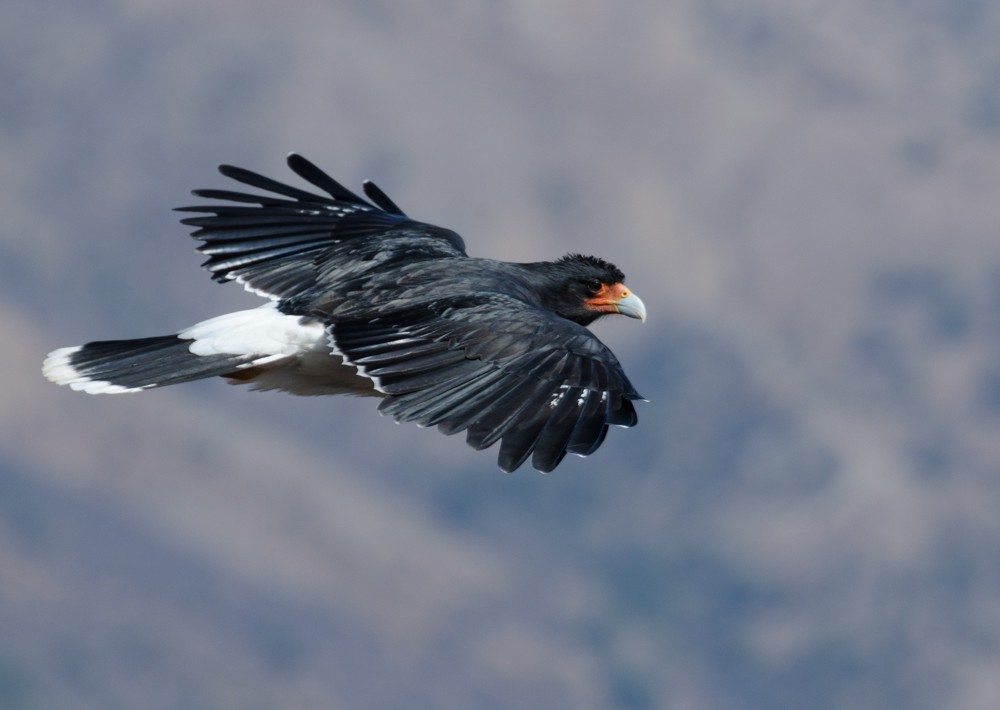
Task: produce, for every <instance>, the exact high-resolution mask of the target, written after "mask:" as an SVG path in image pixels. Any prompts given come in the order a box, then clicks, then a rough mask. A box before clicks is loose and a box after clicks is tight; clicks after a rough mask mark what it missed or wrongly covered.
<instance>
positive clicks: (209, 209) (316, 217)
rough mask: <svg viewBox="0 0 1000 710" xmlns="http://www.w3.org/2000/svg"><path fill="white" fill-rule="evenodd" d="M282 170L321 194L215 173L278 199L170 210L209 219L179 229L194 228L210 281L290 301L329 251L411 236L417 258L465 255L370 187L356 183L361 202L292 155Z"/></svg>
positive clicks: (191, 220)
mask: <svg viewBox="0 0 1000 710" xmlns="http://www.w3.org/2000/svg"><path fill="white" fill-rule="evenodd" d="M288 167H290V168H291V169H292V170H293V171H294V172H295V173H296V174H297V175H299V176H300V177H301V178H303V179H304V180H306V181H308V182H309V183H311V184H312V185H314V186H315V187H317V188H319V189H321V190H323V191H324V192H325V193H327V194H326V195H320V194H316V193H312V192H307V191H305V190H301V189H299V188H296V187H292V186H290V185H285V184H284V183H281V182H278V181H276V180H272V179H271V178H267V177H264V176H263V175H259V174H257V173H254V172H251V171H249V170H245V169H243V168H237V167H233V166H231V165H221V166H219V172H221V173H222V174H223V175H225V176H226V177H228V178H231V179H233V180H236V181H238V182H241V183H243V184H245V185H249V186H251V187H255V188H258V189H260V190H265V191H267V192H270V193H274V195H278V196H279V197H276V196H274V195H255V194H251V193H246V192H235V191H231V190H194V191H193V194H195V195H197V196H198V197H204V198H207V199H211V200H224V201H227V202H230V203H238V204H228V205H199V206H193V207H179V208H177V209H178V211H180V212H198V213H203V214H206V215H209V216H200V217H188V218H185V219H183V220H181V222H182V223H183V224H187V225H190V226H193V227H197V228H198V229H196V230H195V231H194V232H192V235H191V236H193V237H195V238H196V239H199V240H201V241H202V242H203V244H202V245H201V246H199V247H198V251H199V252H201V253H202V254H206V255H208V260H207V261H205V263H204V264H203V266H204V267H205V268H207V269H208V270H209V271H210V272H212V278H213V279H215V280H216V281H220V282H225V281H236V282H237V283H241V284H243V285H244V286H245V287H246V288H247V289H248V290H250V291H253V292H254V293H257V294H260V295H262V296H267V297H269V298H273V299H282V300H283V299H288V298H292V297H294V296H297V295H300V294H302V293H304V292H307V291H311V290H312V289H313V288H314V287H315V286H316V285H317V273H318V268H317V264H318V262H319V261H320V260H322V258H323V256H324V255H325V254H326V253H328V252H329V251H330V250H331V249H333V248H335V247H336V245H338V244H341V243H343V242H346V241H351V240H357V239H362V238H369V239H367V240H366V241H369V242H370V241H371V240H372V239H384V240H392V239H393V238H394V237H396V236H400V237H403V238H409V237H411V236H412V234H413V233H414V231H415V230H416V231H418V232H419V233H420V234H421V235H422V237H423V238H424V242H425V244H426V246H425V252H424V256H425V257H427V258H432V257H444V256H452V257H453V256H464V255H465V244H464V242H463V241H462V238H461V237H460V236H458V234H456V233H455V232H452V231H451V230H447V229H442V228H440V227H434V226H433V225H428V224H423V223H420V222H416V221H414V220H411V219H410V218H409V217H407V216H406V214H404V213H403V211H402V210H401V209H400V208H399V207H398V206H397V205H396V204H395V203H394V202H393V201H392V200H391V199H389V197H388V196H387V195H386V194H385V193H384V192H382V190H380V189H379V188H378V187H377V186H376V185H375V184H374V183H372V182H365V183H364V191H365V194H366V195H367V196H368V197H369V198H370V199H371V202H369V201H368V200H365V199H364V198H362V197H360V196H359V195H357V194H355V193H354V192H352V191H350V190H348V189H347V188H345V187H344V186H343V185H341V184H340V183H339V182H337V181H336V180H334V179H333V178H331V177H330V176H329V175H327V174H326V173H324V172H323V171H322V170H320V169H319V168H317V167H316V166H315V165H313V164H312V163H311V162H309V161H308V160H306V159H305V158H303V157H302V156H300V155H297V154H295V153H292V154H290V155H289V156H288Z"/></svg>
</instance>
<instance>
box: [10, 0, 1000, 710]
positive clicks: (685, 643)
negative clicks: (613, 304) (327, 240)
mask: <svg viewBox="0 0 1000 710" xmlns="http://www.w3.org/2000/svg"><path fill="white" fill-rule="evenodd" d="M998 36H1000V5H997V4H996V3H993V2H988V1H983V0H918V1H916V2H912V1H911V2H904V1H903V0H886V1H885V2H878V3H872V2H865V1H862V0H845V1H844V2H839V3H827V2H820V1H819V0H749V1H743V2H736V1H733V0H672V1H670V2H660V1H657V0H645V1H639V2H632V3H625V4H622V3H618V2H613V1H612V0H583V1H581V0H572V1H571V0H497V1H493V2H485V1H470V2H464V3H459V2H454V1H453V0H437V1H431V2H422V3H406V4H404V3H392V2H388V1H386V0H344V1H343V2H320V1H319V0H296V1H290V2H284V3H277V2H263V1H261V0H256V1H251V2H235V1H232V0H211V1H209V2H194V1H193V0H171V1H169V2H168V1H167V0H129V1H126V0H49V1H48V2H45V3H39V2H35V1H34V0H7V1H6V2H4V3H3V5H2V6H0V81H2V87H3V88H2V91H0V166H2V167H0V215H2V217H0V328H2V334H3V350H4V356H5V359H6V365H5V366H4V367H3V368H2V370H0V387H2V395H0V707H3V708H17V709H20V708H102V709H108V708H139V707H141V708H146V709H153V710H156V709H159V708H195V709H198V708H213V709H214V708H275V707H280V708H318V707H326V708H348V709H350V708H445V709H448V708H456V709H458V708H581V709H587V708H595V709H597V708H637V709H638V708H665V707H670V708H699V709H701V708H707V709H715V708H719V709H726V710H728V709H744V708H746V709H750V708H753V709H772V708H814V709H823V708H898V707H905V708H911V709H912V708H916V709H921V708H927V709H931V708H944V707H947V708H952V709H956V708H957V709H978V708H982V709H984V710H986V709H988V708H989V709H992V708H996V707H1000V672H998V671H1000V516H998V509H1000V239H998V225H1000V198H998V195H1000V42H998V41H997V37H998ZM291 150H295V151H299V152H302V153H303V154H304V155H306V156H307V157H309V158H310V159H311V160H313V161H314V162H316V163H318V164H319V165H320V166H321V167H323V168H324V169H326V170H327V171H328V172H330V173H331V174H332V175H334V176H335V177H337V178H338V179H339V180H341V181H342V182H344V183H345V184H346V185H348V186H351V187H355V188H356V187H357V186H358V185H359V184H360V181H361V180H363V179H365V178H372V179H374V180H376V181H377V182H378V183H379V185H380V186H381V187H382V188H383V189H385V191H386V192H387V193H388V194H389V195H390V196H391V197H392V198H393V199H394V200H395V201H396V202H397V203H399V205H400V206H401V207H402V208H403V209H404V210H406V211H407V212H408V213H409V214H410V215H411V216H413V217H414V218H416V219H420V220H424V221H428V222H432V223H436V224H440V225H443V226H447V227H450V228H452V229H455V230H457V231H458V232H459V233H461V234H462V235H463V236H464V237H465V239H466V241H467V243H468V246H469V252H470V254H472V255H475V256H488V257H495V258H502V259H510V260H517V261H535V260H543V259H549V258H555V257H558V256H561V255H562V254H564V253H566V252H569V251H581V252H584V253H593V254H597V255H600V256H603V257H606V258H608V259H610V260H612V261H614V262H615V263H617V264H618V265H619V266H620V267H621V268H622V269H623V270H624V271H625V273H626V274H627V275H628V283H629V285H630V286H631V287H632V288H633V289H634V290H635V291H636V292H637V293H638V294H640V295H641V296H642V298H643V299H644V300H645V302H646V304H647V307H648V310H649V314H650V318H649V320H648V322H647V323H645V324H640V323H638V322H636V321H632V320H627V321H626V319H611V320H610V321H608V322H603V323H599V324H597V326H596V328H595V329H596V331H597V332H598V334H599V336H600V337H601V338H602V339H603V340H604V341H605V342H607V343H608V344H609V345H610V346H611V347H612V348H613V349H614V350H615V352H616V353H617V354H618V356H619V358H620V360H621V361H622V363H623V365H624V367H625V369H626V371H627V372H628V373H629V375H630V377H631V379H632V380H633V382H634V383H635V385H636V387H637V388H638V389H639V391H640V392H641V393H642V394H643V395H644V396H645V397H647V398H648V399H649V402H648V403H643V404H640V405H639V407H638V409H639V417H640V423H639V426H638V427H637V428H635V429H630V430H624V429H615V430H613V431H612V432H611V433H610V435H609V436H608V441H607V443H606V444H605V445H604V447H603V448H602V449H601V450H600V451H599V452H598V453H596V454H595V455H593V456H591V457H589V458H587V459H581V458H576V457H571V458H569V459H567V460H566V461H565V462H564V463H563V464H562V465H561V466H560V468H559V469H557V470H556V471H555V472H554V473H552V474H550V475H547V476H542V475H540V474H537V473H535V472H533V471H531V470H530V468H529V467H525V468H524V469H522V470H520V471H518V472H517V473H515V474H512V475H504V474H502V473H500V472H499V471H498V470H497V469H496V467H495V454H496V451H495V450H491V451H488V452H481V453H476V452H473V451H471V450H469V449H468V448H467V447H466V446H465V444H464V441H463V439H462V437H450V438H446V437H443V436H441V435H440V434H439V433H438V432H436V431H434V430H421V429H418V428H416V427H413V426H397V425H395V424H394V423H393V422H392V421H391V420H388V419H385V418H382V417H379V416H378V414H377V413H376V412H375V406H374V403H373V402H371V401H369V400H352V399H348V398H326V399H303V398H294V397H290V396H285V395H276V394H256V393H251V392H248V391H246V390H245V389H240V388H236V387H230V386H227V385H226V384H225V383H223V382H221V381H210V382H201V383H195V384H190V385H184V386H179V387H176V388H168V389H164V390H159V391H155V392H149V393H143V394H140V395H130V396H123V397H88V396H84V395H81V394H78V393H74V392H71V391H69V390H68V389H66V388H57V387H55V386H53V385H51V384H49V383H47V382H45V381H44V380H43V379H42V377H41V375H40V372H39V368H40V365H41V361H42V358H43V357H44V355H45V353H46V352H48V351H49V350H52V349H54V348H56V347H59V346H64V345H73V344H78V343H81V342H84V341H86V340H93V339H108V338H124V337H140V336H148V335H159V334H165V333H170V332H175V331H177V330H179V329H181V328H184V327H186V326H189V325H191V324H193V323H194V322H197V321H199V320H202V319H205V318H208V317H210V316H214V315H217V314H220V313H223V312H226V311H230V310H238V309H242V308H249V307H253V306H255V305H257V304H258V303H260V301H259V300H258V299H256V298H255V297H254V296H252V295H250V294H247V293H246V292H244V291H242V290H241V289H240V288H239V287H238V286H235V285H229V286H226V287H220V286H219V285H217V284H214V283H212V282H211V280H210V279H209V277H208V275H207V273H205V272H204V271H202V270H201V269H199V268H198V264H199V263H200V261H201V259H200V257H199V256H198V255H197V254H195V253H194V252H193V248H194V246H195V242H193V241H192V240H191V239H189V237H188V236H187V235H186V233H187V229H186V228H184V227H183V226H181V225H179V224H178V223H177V219H178V217H179V215H177V214H175V213H172V212H171V208H173V207H176V206H180V205H184V204H190V203H192V202H193V201H196V200H195V198H192V197H190V195H189V194H188V191H189V190H190V189H192V188H197V187H230V185H227V182H228V181H226V180H225V179H224V178H222V177H221V176H219V175H218V174H217V173H216V172H215V167H216V165H218V164H219V163H223V162H226V163H234V164H237V165H240V166H243V167H247V168H250V169H253V170H257V171H260V172H263V173H266V174H268V175H271V176H273V177H276V178H279V179H282V180H287V179H293V180H294V176H292V175H291V174H290V173H289V172H288V171H287V169H286V168H285V166H284V156H285V154H286V153H287V152H288V151H291Z"/></svg>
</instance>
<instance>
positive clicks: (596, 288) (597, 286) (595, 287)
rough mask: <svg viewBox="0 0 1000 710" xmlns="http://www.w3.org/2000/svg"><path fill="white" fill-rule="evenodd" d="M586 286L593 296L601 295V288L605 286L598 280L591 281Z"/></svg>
mask: <svg viewBox="0 0 1000 710" xmlns="http://www.w3.org/2000/svg"><path fill="white" fill-rule="evenodd" d="M585 285H586V287H587V290H588V291H589V292H590V293H591V294H592V295H596V294H598V293H600V291H601V288H602V287H603V286H604V284H602V283H601V282H600V281H598V280H597V279H590V280H589V281H587V283H586V284H585Z"/></svg>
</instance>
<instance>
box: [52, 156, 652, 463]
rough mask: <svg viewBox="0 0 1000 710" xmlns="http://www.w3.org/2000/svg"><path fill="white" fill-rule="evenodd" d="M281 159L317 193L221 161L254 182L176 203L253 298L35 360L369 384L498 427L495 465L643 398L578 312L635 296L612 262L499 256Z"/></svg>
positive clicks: (459, 423)
mask: <svg viewBox="0 0 1000 710" xmlns="http://www.w3.org/2000/svg"><path fill="white" fill-rule="evenodd" d="M288 166H289V167H290V168H291V169H292V170H293V171H294V172H295V173H297V174H298V175H299V176H300V177H301V178H303V179H304V180H306V181H307V182H309V183H311V184H312V185H313V186H315V187H316V188H319V190H321V191H323V192H325V193H326V194H316V193H313V192H307V191H305V190H301V189H299V188H296V187H292V186H290V185H285V184H283V183H280V182H277V181H275V180H272V179H270V178H267V177H264V176H263V175H259V174H257V173H253V172H250V171H249V170H244V169H242V168H237V167H233V166H229V165H222V166H220V167H219V172H221V173H222V174H223V175H224V176H226V177H228V178H231V179H233V180H236V181H238V182H240V183H243V184H245V185H248V186H250V187H252V188H256V189H257V190H261V191H263V192H265V193H270V194H263V195H261V194H252V193H247V192H236V191H231V190H195V191H194V193H193V194H194V195H196V196H198V197H201V198H204V199H207V200H214V201H217V202H224V203H226V204H217V205H201V206H195V207H180V208H178V209H179V211H181V212H188V213H194V214H196V215H197V216H193V217H188V218H185V219H183V220H181V221H182V222H183V223H184V224H187V225H190V226H192V227H195V228H196V230H195V231H194V232H192V236H194V237H195V238H196V239H198V240H200V241H201V242H202V244H201V245H200V246H199V247H198V251H199V252H201V253H202V254H205V255H207V257H208V260H207V261H206V262H205V263H204V264H203V266H204V267H205V268H207V269H208V270H209V271H210V272H211V274H212V278H213V279H215V280H216V281H219V282H226V281H236V282H237V283H240V284H242V285H243V286H244V287H245V288H246V289H247V290H248V291H251V292H253V293H255V294H258V295H260V296H264V297H266V298H268V299H270V300H269V303H267V304H265V305H263V306H260V307H259V308H254V309H251V310H246V311H238V312H235V313H227V314H225V315H221V316H218V317H216V318H211V319H209V320H206V321H202V322H201V323H198V324H196V325H194V326H192V327H191V328H188V329H187V330H183V331H181V332H179V333H177V334H175V335H163V336H157V337H152V338H138V339H134V340H106V341H98V342H91V343H87V344H86V345H80V346H76V347H68V348H60V349H58V350H55V351H53V352H51V353H50V354H49V355H48V357H47V358H46V360H45V363H44V365H43V367H42V371H43V373H44V375H45V376H46V377H47V378H48V379H49V380H51V381H53V382H55V383H57V384H60V385H69V386H70V387H71V388H73V389H74V390H80V391H83V392H88V393H91V394H98V393H118V392H138V391H140V390H144V389H151V388H153V387H163V386H165V385H172V384H177V383H179V382H188V381H191V380H198V379H202V378H206V377H218V376H221V377H224V378H227V379H228V380H229V381H230V382H233V383H237V384H240V383H243V384H247V385H249V386H250V387H251V388H253V389H257V390H283V391H286V392H291V393H293V394H299V395H319V394H353V395H371V396H376V397H380V398H381V402H380V403H379V405H378V409H379V411H380V412H381V413H383V414H387V415H389V416H392V417H393V418H394V419H396V420H397V421H400V422H416V423H417V424H418V425H421V426H437V427H438V429H440V430H441V431H442V432H443V433H445V434H455V433H458V432H461V431H465V432H466V438H467V441H468V443H469V445H470V446H472V447H473V448H475V449H485V448H487V447H489V446H492V445H493V444H495V443H496V442H498V441H499V442H500V451H499V456H498V464H499V466H500V468H501V469H502V470H504V471H508V472H509V471H513V470H515V469H516V468H518V467H519V466H521V464H523V463H524V462H525V461H526V460H527V459H528V457H529V456H530V457H531V464H532V466H534V468H536V469H537V470H539V471H542V472H548V471H551V470H553V469H554V468H555V467H556V466H557V465H558V464H559V462H560V461H562V459H563V457H564V456H565V455H566V454H567V453H572V454H578V455H580V456H586V455H588V454H592V453H593V452H594V451H596V450H597V448H598V447H599V446H600V445H601V443H602V442H603V441H604V437H605V435H606V433H607V430H608V427H609V426H611V425H617V426H623V427H631V426H634V425H635V424H636V422H637V421H638V419H637V416H636V412H635V408H634V406H633V405H632V402H633V400H637V399H641V397H640V396H639V394H638V393H637V392H636V390H635V388H634V387H633V386H632V384H631V383H630V382H629V380H628V378H627V377H626V376H625V373H624V371H623V370H622V367H621V365H620V364H619V362H618V360H617V358H616V357H615V356H614V354H613V353H612V352H611V350H610V349H609V348H608V347H607V346H606V345H604V343H602V342H601V341H600V340H599V339H598V338H597V337H596V336H595V335H594V334H593V333H591V332H590V330H588V329H587V328H586V326H588V325H589V324H590V323H592V322H593V321H595V320H596V319H598V318H600V317H602V316H605V315H609V314H616V313H617V314H620V315H624V316H629V317H631V318H638V319H639V320H645V318H646V308H645V306H644V305H643V303H642V301H641V300H639V298H638V296H636V295H635V294H633V293H632V292H631V291H630V290H629V289H628V288H627V287H626V286H625V284H624V281H625V276H624V274H622V272H621V271H620V270H619V269H618V268H617V267H616V266H614V265H612V264H610V263H608V262H606V261H604V260H603V259H599V258H596V257H592V256H583V255H580V254H570V255H567V256H565V257H563V258H561V259H558V260H556V261H544V262H535V263H509V262H504V261H495V260H492V259H478V258H472V257H469V256H468V255H467V254H466V253H465V243H464V242H463V241H462V238H461V237H460V236H459V235H458V234H456V233H455V232H453V231H451V230H449V229H443V228H441V227H436V226H434V225H431V224H426V223H423V222H418V221H415V220H413V219H410V218H409V217H407V216H406V214H404V213H403V211H402V210H401V209H400V208H399V207H397V206H396V203H394V202H393V201H392V200H391V199H389V197H388V196H387V195H386V194H385V193H384V192H382V190H380V189H379V188H378V187H377V186H376V185H375V184H374V183H372V182H369V181H366V182H365V183H364V185H363V187H364V193H365V195H366V196H367V198H368V199H367V200H366V199H364V198H362V197H360V196H359V195H356V194H355V193H353V192H351V191H350V190H348V189H347V188H345V187H344V186H342V185H341V184H340V183H338V182H337V181H336V180H334V179H333V178H331V177H330V176H329V175H327V174H326V173H324V172H323V171H321V170H320V169H319V168H317V167H316V166H315V165H313V164H312V163H311V162H309V161H308V160H306V159H305V158H303V157H302V156H300V155H297V154H295V153H292V154H290V155H289V156H288Z"/></svg>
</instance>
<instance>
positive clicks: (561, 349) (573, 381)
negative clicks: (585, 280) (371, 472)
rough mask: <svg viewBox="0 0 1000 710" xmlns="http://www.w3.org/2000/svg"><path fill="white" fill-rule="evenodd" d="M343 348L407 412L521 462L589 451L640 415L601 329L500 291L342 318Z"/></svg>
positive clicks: (338, 342) (505, 463)
mask: <svg viewBox="0 0 1000 710" xmlns="http://www.w3.org/2000/svg"><path fill="white" fill-rule="evenodd" d="M328 330H329V332H330V334H331V337H332V342H333V345H334V348H335V349H336V350H337V351H338V353H339V354H341V355H342V356H343V357H344V359H345V361H346V362H347V363H349V364H352V365H355V366H356V367H357V368H358V374H360V375H362V376H363V377H368V378H369V379H371V380H372V381H373V383H374V385H375V388H376V389H377V390H379V391H380V392H382V393H384V394H386V395H388V396H387V397H386V398H385V399H384V400H383V401H382V403H381V404H380V405H379V411H380V412H382V413H384V414H389V415H391V416H392V417H394V418H395V419H396V420H397V421H412V422H416V423H418V424H420V425H422V426H437V427H438V428H439V429H440V430H441V431H442V432H443V433H445V434H455V433H457V432H460V431H463V430H464V431H466V432H467V440H468V443H469V445H470V446H472V447H474V448H476V449H484V448H487V447H489V446H491V445H492V444H494V443H496V442H497V441H500V442H501V444H500V453H499V456H498V463H499V465H500V468H501V469H503V470H504V471H513V470H514V469H516V468H518V467H519V466H520V465H521V464H522V463H524V461H525V460H527V458H528V457H529V456H530V457H531V459H532V465H533V466H534V467H535V468H536V469H538V470H539V471H543V472H547V471H551V470H552V469H554V468H555V467H556V466H557V465H558V464H559V462H560V461H561V460H562V459H563V457H564V456H565V455H566V454H567V453H573V454H578V455H581V456H586V455H588V454H591V453H593V452H594V451H596V450H597V448H598V447H599V446H600V445H601V443H602V442H603V441H604V437H605V434H606V433H607V430H608V426H609V425H618V426H626V427H628V426H633V425H635V423H636V422H637V420H638V418H637V416H636V412H635V408H634V407H633V405H632V400H635V399H641V397H640V395H639V394H638V393H637V392H636V391H635V388H634V387H633V386H632V384H631V383H630V382H629V380H628V378H627V377H626V376H625V373H624V372H623V371H622V368H621V365H620V364H619V363H618V360H617V359H616V358H615V356H614V354H613V353H612V352H611V351H610V350H609V349H608V348H607V346H605V345H604V344H603V343H602V342H601V341H600V340H599V339H598V338H597V337H596V336H595V335H594V334H593V333H591V332H590V331H589V330H587V329H586V328H584V327H583V326H580V325H577V324H576V323H573V322H571V321H568V320H566V319H564V318H560V317H559V316H557V315H555V314H554V313H551V312H549V311H546V310H543V309H540V308H535V307H532V306H530V305H528V304H526V303H523V302H521V301H519V300H517V299H514V298H510V297H507V296H503V295H501V294H489V295H483V296H479V297H476V296H473V297H472V298H470V299H468V300H465V299H447V300H444V301H439V302H425V303H422V304H419V305H417V306H414V307H411V308H408V309H404V310H402V311H399V312H395V313H386V314H383V315H381V316H379V317H376V318H374V319H371V320H358V321H353V322H352V321H346V322H337V323H331V324H329V325H328Z"/></svg>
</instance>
